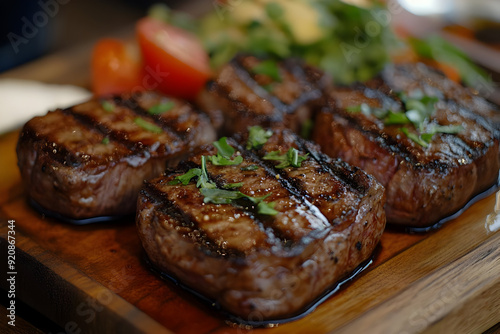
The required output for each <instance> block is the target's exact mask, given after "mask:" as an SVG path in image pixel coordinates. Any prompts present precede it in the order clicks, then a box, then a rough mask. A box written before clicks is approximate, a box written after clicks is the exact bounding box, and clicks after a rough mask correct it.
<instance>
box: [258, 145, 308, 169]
mask: <svg viewBox="0 0 500 334" xmlns="http://www.w3.org/2000/svg"><path fill="white" fill-rule="evenodd" d="M308 155H309V153H308V154H306V155H299V151H297V149H295V148H293V147H290V149H289V150H288V152H286V153H285V154H281V152H280V151H273V152H269V153H267V154H266V155H265V156H264V157H263V158H262V159H264V160H274V161H279V162H280V164H279V165H277V166H276V168H279V169H282V168H285V167H289V166H292V167H300V164H301V163H302V161H304V160H306V159H307V156H308Z"/></svg>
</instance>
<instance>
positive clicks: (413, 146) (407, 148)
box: [312, 64, 500, 227]
mask: <svg viewBox="0 0 500 334" xmlns="http://www.w3.org/2000/svg"><path fill="white" fill-rule="evenodd" d="M417 89H418V90H420V91H422V92H423V93H424V94H425V95H427V96H435V97H437V98H439V101H438V102H437V103H436V105H435V109H436V110H435V114H434V115H433V116H432V118H431V121H432V122H435V123H437V124H439V125H450V124H459V125H462V127H463V129H462V131H460V132H459V133H457V134H448V133H438V134H435V135H434V137H433V140H432V141H431V143H430V144H429V146H428V147H423V146H421V145H419V144H417V143H416V142H414V141H412V140H411V139H409V138H408V137H407V136H405V135H404V134H403V133H402V132H401V130H400V128H401V125H385V124H384V121H383V120H381V119H378V118H377V117H375V116H374V115H366V114H364V113H361V112H358V113H354V112H351V111H349V108H350V107H353V106H359V105H360V104H362V103H365V104H367V105H368V106H370V107H373V108H386V109H390V110H401V108H403V104H402V101H401V100H400V98H399V97H398V96H397V94H396V92H405V93H407V94H408V93H409V92H411V91H414V90H417ZM330 96H331V101H330V104H329V105H328V106H327V107H325V108H324V109H323V110H322V111H321V112H320V113H319V114H318V115H317V119H316V122H315V128H314V130H313V136H312V139H313V140H314V141H316V142H317V143H318V144H319V145H320V146H321V148H322V150H323V152H325V153H326V154H329V155H331V156H333V157H339V158H341V159H343V160H345V161H346V162H348V163H350V164H352V165H355V166H358V167H360V168H361V169H363V170H365V171H366V172H367V173H370V174H372V175H374V176H375V178H377V180H378V181H379V182H380V183H381V184H382V185H384V187H385V188H386V193H387V204H386V212H387V221H388V222H389V223H393V224H400V225H405V226H414V227H425V226H429V225H432V224H433V223H436V222H437V221H439V220H440V219H442V218H445V217H447V216H449V215H451V214H453V213H455V212H457V211H458V210H459V209H460V208H461V207H463V206H464V205H465V204H466V203H467V202H468V201H469V200H470V199H471V198H472V197H473V196H474V195H476V194H478V193H480V192H482V191H485V190H486V189H488V188H489V187H491V186H492V185H494V184H495V183H496V182H497V179H498V171H499V166H500V163H499V141H498V130H497V129H498V123H496V122H492V120H491V119H489V118H485V116H488V115H490V114H495V113H497V112H498V110H497V109H495V108H494V107H493V106H492V105H491V104H489V103H488V102H486V101H484V100H483V99H481V98H480V97H478V96H473V95H472V96H471V94H470V92H469V91H468V90H466V89H465V88H463V87H460V86H458V85H456V84H455V83H452V82H451V81H450V80H448V79H447V78H445V77H444V76H442V75H439V74H438V73H436V72H435V71H433V70H431V69H429V68H427V67H425V66H424V65H422V64H419V65H391V66H388V67H387V68H386V69H385V70H384V71H383V72H382V74H381V76H380V77H379V78H376V79H374V80H372V81H369V82H367V83H366V84H355V85H353V86H351V87H336V88H334V89H333V90H331V92H330ZM490 107H491V108H490ZM488 108H489V109H488ZM496 117H497V118H498V115H497V116H496Z"/></svg>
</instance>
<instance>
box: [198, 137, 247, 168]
mask: <svg viewBox="0 0 500 334" xmlns="http://www.w3.org/2000/svg"><path fill="white" fill-rule="evenodd" d="M213 145H214V146H215V148H216V149H217V155H212V156H209V157H207V159H208V160H209V161H210V162H211V163H212V164H213V165H216V166H231V165H239V164H241V163H242V162H243V157H242V156H241V155H238V156H237V157H235V158H234V159H233V160H231V157H232V156H233V154H234V152H235V150H234V148H233V147H232V146H231V145H229V144H228V143H227V138H226V137H222V138H221V139H219V140H218V141H216V142H213Z"/></svg>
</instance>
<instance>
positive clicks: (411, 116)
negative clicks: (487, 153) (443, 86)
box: [346, 90, 463, 147]
mask: <svg viewBox="0 0 500 334" xmlns="http://www.w3.org/2000/svg"><path fill="white" fill-rule="evenodd" d="M398 95H399V97H400V98H401V101H402V102H403V104H404V109H405V111H392V110H388V109H384V108H373V107H370V106H369V105H367V104H366V103H362V104H361V105H359V106H350V107H347V108H346V110H347V111H349V112H361V113H363V114H364V115H374V116H375V117H377V118H379V119H383V120H384V124H385V125H406V124H412V125H413V126H414V127H415V129H416V130H417V133H414V132H411V131H410V130H409V129H408V128H407V127H402V128H400V130H401V131H402V132H403V133H404V134H405V135H406V136H407V137H408V138H409V139H411V140H412V141H414V142H415V143H417V144H419V145H420V146H423V147H427V146H429V143H430V142H431V141H432V138H433V137H434V135H435V134H437V133H448V134H455V133H458V132H460V131H462V130H463V127H462V126H461V125H438V124H435V123H431V122H430V119H431V117H432V115H434V113H435V111H436V103H437V102H438V101H439V99H438V98H437V97H435V96H427V95H424V94H423V93H422V91H421V90H414V91H412V92H410V93H409V94H408V95H407V94H406V93H404V92H401V93H399V94H398Z"/></svg>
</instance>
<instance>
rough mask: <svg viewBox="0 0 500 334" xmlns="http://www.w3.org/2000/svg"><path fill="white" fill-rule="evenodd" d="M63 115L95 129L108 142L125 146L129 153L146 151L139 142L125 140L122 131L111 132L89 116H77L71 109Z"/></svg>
mask: <svg viewBox="0 0 500 334" xmlns="http://www.w3.org/2000/svg"><path fill="white" fill-rule="evenodd" d="M62 111H63V113H64V114H66V115H68V116H72V117H73V118H74V119H75V120H76V121H77V122H79V123H80V124H82V125H83V126H85V127H87V128H90V129H95V130H97V131H99V132H100V133H101V134H102V135H103V136H107V137H108V138H109V139H110V140H113V141H114V142H117V143H119V144H120V145H122V146H125V147H126V148H127V149H129V150H130V151H132V152H134V154H135V155H140V154H141V153H143V152H146V151H147V147H144V145H143V144H142V143H141V142H135V141H131V140H129V139H128V138H127V134H126V133H124V132H122V131H116V130H113V129H111V128H109V127H107V126H105V125H104V124H102V123H101V122H100V121H99V120H98V119H96V118H94V117H92V116H89V115H83V114H78V113H76V112H75V111H74V110H73V107H70V108H66V109H63V110H62Z"/></svg>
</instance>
